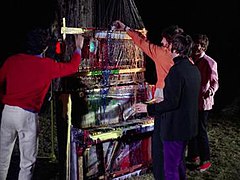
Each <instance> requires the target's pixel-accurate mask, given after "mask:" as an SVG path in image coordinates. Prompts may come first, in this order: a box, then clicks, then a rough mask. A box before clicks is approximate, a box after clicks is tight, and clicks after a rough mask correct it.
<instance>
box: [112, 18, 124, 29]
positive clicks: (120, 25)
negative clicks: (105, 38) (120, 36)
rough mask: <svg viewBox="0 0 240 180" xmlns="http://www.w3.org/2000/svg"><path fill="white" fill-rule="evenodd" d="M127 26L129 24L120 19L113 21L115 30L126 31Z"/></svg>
mask: <svg viewBox="0 0 240 180" xmlns="http://www.w3.org/2000/svg"><path fill="white" fill-rule="evenodd" d="M126 27H127V26H126V25H125V24H124V23H122V22H121V21H119V20H116V21H114V22H113V29H114V30H119V31H125V30H126Z"/></svg>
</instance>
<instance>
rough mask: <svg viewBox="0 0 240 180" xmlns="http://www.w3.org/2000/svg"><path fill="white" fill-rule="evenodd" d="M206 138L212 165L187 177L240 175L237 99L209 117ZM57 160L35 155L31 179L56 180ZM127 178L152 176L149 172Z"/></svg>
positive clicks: (227, 179)
mask: <svg viewBox="0 0 240 180" xmlns="http://www.w3.org/2000/svg"><path fill="white" fill-rule="evenodd" d="M208 132H209V141H210V148H211V161H212V167H211V168H210V169H209V170H208V171H206V172H204V173H200V172H197V171H189V170H188V171H187V176H188V179H189V180H238V179H240V161H239V157H240V108H239V101H236V102H235V103H233V104H232V105H230V106H229V107H227V108H225V109H223V110H221V111H220V112H217V113H212V114H211V116H210V119H209V127H208ZM18 162H19V158H17V156H13V161H12V164H11V168H10V176H9V178H8V180H15V179H17V178H16V176H17V171H18ZM58 179H59V178H58V176H57V162H56V161H51V158H43V157H42V158H39V159H38V161H37V165H36V170H35V175H34V180H58ZM130 179H131V180H152V179H153V176H152V174H151V173H147V174H143V175H140V176H137V177H131V178H130Z"/></svg>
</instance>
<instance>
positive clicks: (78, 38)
mask: <svg viewBox="0 0 240 180" xmlns="http://www.w3.org/2000/svg"><path fill="white" fill-rule="evenodd" d="M83 43H84V37H83V36H82V35H81V34H75V45H76V48H77V49H82V47H83Z"/></svg>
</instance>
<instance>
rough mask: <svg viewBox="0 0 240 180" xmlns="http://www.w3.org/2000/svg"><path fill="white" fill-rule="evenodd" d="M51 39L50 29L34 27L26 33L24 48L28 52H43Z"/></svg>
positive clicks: (35, 53)
mask: <svg viewBox="0 0 240 180" xmlns="http://www.w3.org/2000/svg"><path fill="white" fill-rule="evenodd" d="M49 41H50V30H49V29H47V28H33V29H32V30H30V31H29V32H28V33H27V34H26V38H25V45H24V48H25V50H26V52H27V53H28V54H33V55H37V54H41V53H42V52H43V50H44V49H45V48H46V47H47V46H48V43H49Z"/></svg>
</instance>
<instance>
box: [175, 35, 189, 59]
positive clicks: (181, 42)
mask: <svg viewBox="0 0 240 180" xmlns="http://www.w3.org/2000/svg"><path fill="white" fill-rule="evenodd" d="M192 46H193V41H192V38H191V36H189V35H188V34H185V33H182V34H177V35H175V36H174V37H173V40H172V49H171V51H172V52H173V51H174V50H175V51H176V53H179V55H180V56H183V57H189V56H190V55H191V51H192Z"/></svg>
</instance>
